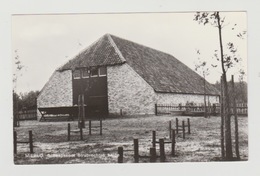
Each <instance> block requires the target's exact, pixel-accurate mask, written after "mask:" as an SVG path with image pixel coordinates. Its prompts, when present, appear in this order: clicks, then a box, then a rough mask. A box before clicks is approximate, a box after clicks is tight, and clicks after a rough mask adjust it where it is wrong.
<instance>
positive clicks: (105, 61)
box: [59, 34, 219, 95]
mask: <svg viewBox="0 0 260 176" xmlns="http://www.w3.org/2000/svg"><path fill="white" fill-rule="evenodd" d="M125 62H126V63H127V64H129V65H130V66H131V67H132V68H133V69H134V70H135V71H136V72H137V73H138V74H139V75H140V76H141V77H142V78H143V79H144V80H145V81H146V82H147V83H148V84H149V85H150V86H151V87H153V89H154V90H155V91H156V92H165V93H167V92H172V93H173V92H174V93H186V94H204V87H203V78H202V77H201V76H200V75H198V74H197V73H196V72H195V71H193V70H192V69H190V68H189V67H187V66H186V65H185V64H183V63H182V62H180V61H179V60H177V59H176V58H175V57H173V56H171V55H169V54H166V53H163V52H161V51H158V50H155V49H152V48H149V47H146V46H143V45H140V44H137V43H134V42H131V41H128V40H125V39H122V38H119V37H116V36H114V35H110V34H106V35H104V36H103V37H101V38H100V39H99V40H98V41H96V42H95V43H93V44H92V45H91V46H90V47H88V48H86V49H85V50H83V51H82V52H81V53H80V54H79V55H77V56H76V57H75V58H73V59H72V60H70V61H69V62H68V63H66V64H65V65H63V66H62V67H61V68H60V69H59V70H67V69H72V70H73V69H75V68H80V67H90V66H108V65H119V64H124V63H125ZM206 93H207V94H211V95H218V94H219V92H218V90H217V89H216V88H215V87H214V86H212V85H211V84H209V83H208V82H206Z"/></svg>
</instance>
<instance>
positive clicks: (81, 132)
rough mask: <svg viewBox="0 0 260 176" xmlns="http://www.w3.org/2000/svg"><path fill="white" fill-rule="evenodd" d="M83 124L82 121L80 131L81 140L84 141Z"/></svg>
mask: <svg viewBox="0 0 260 176" xmlns="http://www.w3.org/2000/svg"><path fill="white" fill-rule="evenodd" d="M82 128H83V122H82V121H81V122H80V129H79V132H80V140H83V129H82Z"/></svg>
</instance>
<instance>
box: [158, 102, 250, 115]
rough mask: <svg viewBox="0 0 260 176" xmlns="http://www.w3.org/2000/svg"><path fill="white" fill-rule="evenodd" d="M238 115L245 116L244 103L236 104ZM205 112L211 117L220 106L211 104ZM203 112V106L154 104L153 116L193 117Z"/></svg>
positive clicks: (218, 110) (217, 111) (245, 108)
mask: <svg viewBox="0 0 260 176" xmlns="http://www.w3.org/2000/svg"><path fill="white" fill-rule="evenodd" d="M236 110H237V114H238V115H247V114H248V107H247V104H245V103H238V104H237V107H236ZM206 111H207V112H208V113H210V114H212V115H218V114H220V104H213V105H211V106H207V107H206ZM204 112H205V106H204V105H202V104H201V105H185V106H183V105H172V104H155V115H160V114H178V115H184V114H191V115H192V114H193V115H196V114H197V115H201V114H203V113H204ZM231 114H233V107H232V106H231Z"/></svg>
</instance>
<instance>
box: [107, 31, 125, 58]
mask: <svg viewBox="0 0 260 176" xmlns="http://www.w3.org/2000/svg"><path fill="white" fill-rule="evenodd" d="M106 36H107V38H108V41H109V43H110V44H111V45H112V46H113V48H114V49H115V51H116V53H117V54H118V56H119V58H120V59H121V61H122V62H126V60H125V58H124V56H123V55H122V53H121V51H120V50H119V48H118V47H117V45H116V43H115V41H114V40H113V38H112V37H111V34H106Z"/></svg>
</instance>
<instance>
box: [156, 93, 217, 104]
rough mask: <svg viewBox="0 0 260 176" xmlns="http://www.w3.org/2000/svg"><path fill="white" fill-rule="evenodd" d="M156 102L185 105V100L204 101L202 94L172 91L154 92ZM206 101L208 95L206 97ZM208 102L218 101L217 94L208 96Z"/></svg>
mask: <svg viewBox="0 0 260 176" xmlns="http://www.w3.org/2000/svg"><path fill="white" fill-rule="evenodd" d="M156 95H157V96H156V100H157V104H175V105H178V104H179V103H181V104H182V105H185V104H186V102H187V101H188V102H194V103H204V95H192V94H172V93H156ZM206 100H207V102H208V96H207V98H206ZM209 102H210V103H219V97H218V96H209Z"/></svg>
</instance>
